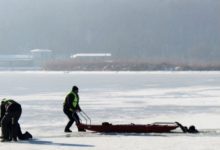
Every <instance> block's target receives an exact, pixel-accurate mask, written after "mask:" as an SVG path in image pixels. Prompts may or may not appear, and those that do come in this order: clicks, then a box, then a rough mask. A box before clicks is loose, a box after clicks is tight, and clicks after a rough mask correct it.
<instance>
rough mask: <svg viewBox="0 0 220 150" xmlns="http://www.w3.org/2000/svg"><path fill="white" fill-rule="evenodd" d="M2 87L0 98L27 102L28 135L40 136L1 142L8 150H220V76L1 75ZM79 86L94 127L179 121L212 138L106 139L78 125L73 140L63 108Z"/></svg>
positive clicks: (24, 124) (121, 136)
mask: <svg viewBox="0 0 220 150" xmlns="http://www.w3.org/2000/svg"><path fill="white" fill-rule="evenodd" d="M0 83H1V86H0V98H1V99H2V98H12V99H15V100H16V101H18V102H20V103H21V104H22V108H23V114H22V116H21V118H20V121H19V122H20V124H21V128H22V131H26V130H27V131H29V132H30V133H32V134H33V136H34V140H32V141H19V142H17V143H15V142H11V143H0V149H1V150H6V149H7V150H10V149H13V150H14V149H16V150H24V149H28V150H35V149H36V150H38V149H41V150H56V149H62V150H65V149H77V150H78V149H94V150H103V149H105V150H112V149H119V150H123V149H126V150H128V149H135V150H136V149H143V150H146V149H149V150H151V149H157V150H161V149H163V150H164V149H169V150H170V149H174V150H178V149H181V150H219V149H220V92H219V91H220V72H0ZM72 85H78V87H79V88H80V93H79V94H80V104H81V108H82V109H83V110H84V111H85V112H86V113H87V114H88V115H89V116H90V117H91V118H92V123H95V124H99V123H102V122H106V121H108V122H111V123H113V124H117V123H140V124H147V123H153V122H158V121H162V122H173V121H179V122H181V123H182V124H184V125H187V126H189V125H192V124H193V125H195V126H196V127H197V128H198V129H199V130H202V131H207V132H206V133H201V134H196V135H193V134H152V133H151V134H99V133H91V132H86V133H78V132H77V130H76V127H75V126H73V127H72V130H73V131H74V132H73V133H72V134H71V135H69V136H68V137H66V135H65V133H64V132H63V129H64V126H65V125H66V123H67V121H68V120H67V118H66V116H65V115H64V114H63V112H62V104H63V100H64V98H65V95H66V94H67V93H68V92H69V91H70V89H71V87H72ZM208 131H209V132H208Z"/></svg>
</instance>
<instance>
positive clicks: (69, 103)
mask: <svg viewBox="0 0 220 150" xmlns="http://www.w3.org/2000/svg"><path fill="white" fill-rule="evenodd" d="M78 92H79V89H78V87H77V86H73V87H72V90H71V92H70V93H69V94H68V95H67V96H66V98H65V101H64V103H63V112H64V113H65V114H66V116H67V117H68V119H69V122H68V123H67V125H66V127H65V129H64V132H72V131H71V130H70V127H71V126H72V124H73V123H74V121H75V122H76V125H77V124H79V123H80V121H79V116H78V115H77V112H80V111H81V108H80V106H79V95H78ZM77 127H78V126H77ZM78 131H85V130H84V129H80V128H79V127H78Z"/></svg>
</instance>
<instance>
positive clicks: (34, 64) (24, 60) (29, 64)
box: [0, 49, 52, 70]
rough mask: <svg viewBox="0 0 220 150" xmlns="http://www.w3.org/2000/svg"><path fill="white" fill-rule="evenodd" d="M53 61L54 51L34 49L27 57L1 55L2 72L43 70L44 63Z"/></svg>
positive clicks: (0, 68) (0, 66)
mask: <svg viewBox="0 0 220 150" xmlns="http://www.w3.org/2000/svg"><path fill="white" fill-rule="evenodd" d="M51 59H52V50H44V49H34V50H31V51H30V53H29V54H26V55H0V70H33V69H41V67H42V65H43V63H45V62H46V61H49V60H51Z"/></svg>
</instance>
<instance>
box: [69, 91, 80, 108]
mask: <svg viewBox="0 0 220 150" xmlns="http://www.w3.org/2000/svg"><path fill="white" fill-rule="evenodd" d="M70 93H71V94H73V95H74V100H73V103H72V105H73V107H74V108H76V106H77V104H78V102H79V98H78V96H77V95H76V93H74V92H70Z"/></svg>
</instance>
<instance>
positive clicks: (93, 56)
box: [70, 53, 112, 61]
mask: <svg viewBox="0 0 220 150" xmlns="http://www.w3.org/2000/svg"><path fill="white" fill-rule="evenodd" d="M111 56H112V54H111V53H77V54H74V55H71V56H70V58H71V59H76V60H81V61H109V60H110V58H111Z"/></svg>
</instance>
